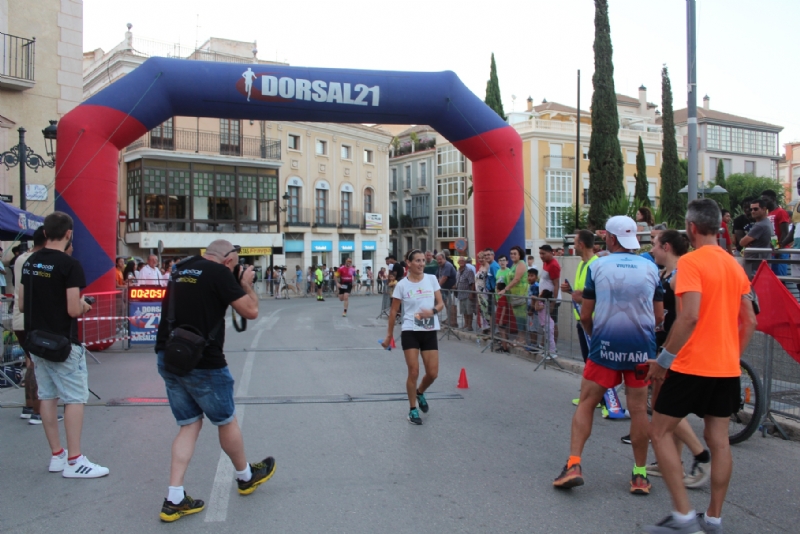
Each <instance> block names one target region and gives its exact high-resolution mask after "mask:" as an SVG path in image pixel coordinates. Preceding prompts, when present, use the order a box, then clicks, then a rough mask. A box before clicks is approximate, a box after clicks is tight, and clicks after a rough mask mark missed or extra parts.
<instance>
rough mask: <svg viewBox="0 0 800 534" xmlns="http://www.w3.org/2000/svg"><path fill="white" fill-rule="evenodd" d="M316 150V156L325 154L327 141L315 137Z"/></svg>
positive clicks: (326, 153)
mask: <svg viewBox="0 0 800 534" xmlns="http://www.w3.org/2000/svg"><path fill="white" fill-rule="evenodd" d="M316 150H317V156H327V155H328V142H327V141H323V140H322V139H317V143H316Z"/></svg>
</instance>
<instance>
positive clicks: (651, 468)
mask: <svg viewBox="0 0 800 534" xmlns="http://www.w3.org/2000/svg"><path fill="white" fill-rule="evenodd" d="M628 443H630V442H628ZM645 469H647V476H649V477H660V476H663V475H662V474H661V468H660V467H658V462H653V463H651V464H647V467H646V468H645Z"/></svg>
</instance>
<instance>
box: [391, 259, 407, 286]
mask: <svg viewBox="0 0 800 534" xmlns="http://www.w3.org/2000/svg"><path fill="white" fill-rule="evenodd" d="M392 271H394V279H395V280H397V281H398V282H399V281H400V280H402V279H403V277H404V276H405V275H406V270H405V269H403V265H402V264H400V263H399V262H394V263H393V264H392Z"/></svg>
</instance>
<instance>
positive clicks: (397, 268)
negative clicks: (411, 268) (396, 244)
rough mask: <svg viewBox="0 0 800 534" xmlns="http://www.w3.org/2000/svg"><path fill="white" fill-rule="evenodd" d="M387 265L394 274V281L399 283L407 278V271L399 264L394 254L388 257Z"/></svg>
mask: <svg viewBox="0 0 800 534" xmlns="http://www.w3.org/2000/svg"><path fill="white" fill-rule="evenodd" d="M386 265H388V266H389V270H390V271H393V272H394V279H395V280H397V281H398V282H399V281H400V280H402V279H403V278H404V277H405V275H406V270H405V269H404V268H403V265H402V264H401V263H398V262H397V258H396V257H395V256H394V254H390V255H388V256H386Z"/></svg>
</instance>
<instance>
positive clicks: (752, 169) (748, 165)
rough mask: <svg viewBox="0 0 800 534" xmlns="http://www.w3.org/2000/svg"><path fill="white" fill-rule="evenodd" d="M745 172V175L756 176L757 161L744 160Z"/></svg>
mask: <svg viewBox="0 0 800 534" xmlns="http://www.w3.org/2000/svg"><path fill="white" fill-rule="evenodd" d="M744 172H745V174H755V173H756V162H755V161H748V160H744Z"/></svg>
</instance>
